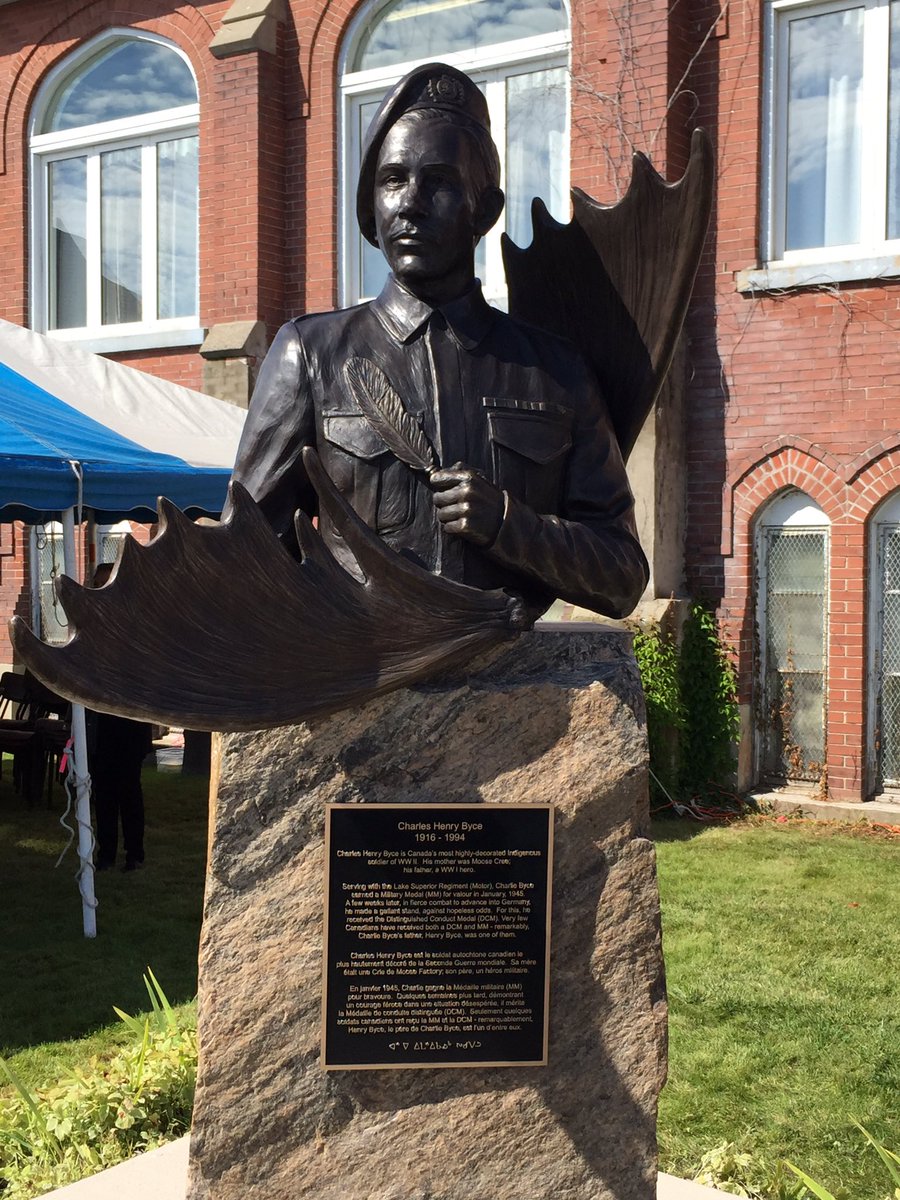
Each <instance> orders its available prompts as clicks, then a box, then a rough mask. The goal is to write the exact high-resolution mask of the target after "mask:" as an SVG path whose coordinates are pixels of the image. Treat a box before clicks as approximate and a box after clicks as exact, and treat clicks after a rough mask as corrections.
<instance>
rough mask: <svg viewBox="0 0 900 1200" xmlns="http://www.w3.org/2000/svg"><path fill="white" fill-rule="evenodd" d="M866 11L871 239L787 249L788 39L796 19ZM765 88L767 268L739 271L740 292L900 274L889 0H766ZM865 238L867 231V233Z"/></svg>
mask: <svg viewBox="0 0 900 1200" xmlns="http://www.w3.org/2000/svg"><path fill="white" fill-rule="evenodd" d="M848 8H862V9H864V10H865V11H864V28H863V81H864V82H863V100H862V105H863V114H864V115H863V121H862V128H863V133H862V137H863V145H862V156H861V177H860V195H861V201H860V203H861V221H860V224H861V229H862V231H863V236H864V237H867V240H864V241H860V242H857V243H851V244H848V245H844V246H822V247H810V248H808V249H803V250H786V249H785V248H784V241H785V214H786V207H787V179H786V171H787V113H788V105H787V95H786V93H787V82H788V80H787V69H788V62H787V53H786V50H787V38H788V24H789V19H790V17H791V16H794V15H813V14H818V13H823V14H824V13H828V12H841V11H844V10H845V9H848ZM764 18H765V23H764V61H765V88H764V100H763V139H762V164H763V168H762V214H761V230H760V234H761V236H760V253H761V256H762V259H763V262H764V263H765V267H764V268H763V270H761V271H758V270H748V271H742V272H739V273H738V277H737V283H738V288H739V290H741V291H752V290H754V289H755V288H766V287H778V286H785V287H792V286H798V285H802V284H805V283H807V284H813V283H823V282H828V281H831V280H853V279H874V278H881V277H886V276H896V275H898V274H900V261H898V258H897V256H898V255H900V239H898V238H894V239H887V238H885V237H877V236H875V234H874V231H875V230H879V229H880V230H885V229H886V215H887V130H888V82H889V55H890V36H889V34H890V0H824V2H823V0H769V3H767V4H766V6H765V12H764ZM867 235H868V236H867Z"/></svg>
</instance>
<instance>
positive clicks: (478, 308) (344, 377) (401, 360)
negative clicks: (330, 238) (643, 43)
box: [14, 63, 710, 729]
mask: <svg viewBox="0 0 900 1200" xmlns="http://www.w3.org/2000/svg"><path fill="white" fill-rule="evenodd" d="M638 162H639V165H638V167H637V169H636V171H635V178H634V181H633V184H632V189H631V190H630V192H629V194H628V196H626V198H625V200H624V201H623V202H622V204H620V205H618V206H615V207H614V208H612V209H604V208H602V207H601V206H599V205H596V204H595V203H594V202H593V201H591V200H590V199H589V198H588V197H585V196H583V195H582V194H579V193H576V194H575V196H574V202H575V219H574V220H573V222H572V223H571V224H570V225H569V226H560V225H558V224H557V223H556V222H554V221H552V219H551V218H549V216H547V214H546V212H545V210H543V209H542V207H541V206H538V207H536V209H535V214H534V222H535V240H534V243H533V245H532V247H531V248H530V249H529V250H525V251H520V250H518V249H517V248H515V247H512V246H511V245H507V246H506V247H505V255H506V262H507V273H508V275H509V280H510V315H506V314H505V313H502V312H499V311H498V310H496V309H494V308H491V307H490V306H489V305H488V304H487V303H486V302H485V300H484V298H483V296H482V294H481V289H480V284H479V282H478V280H477V279H476V278H475V273H474V257H475V247H476V245H477V242H478V240H479V239H480V238H481V237H482V236H483V235H484V234H485V233H486V232H487V231H488V230H489V229H490V228H491V226H492V225H493V224H494V223H495V222H496V220H497V218H498V217H499V215H500V213H501V211H502V207H503V193H502V192H501V191H500V188H499V175H500V169H499V162H498V158H497V151H496V148H495V147H494V144H493V142H492V140H491V136H490V122H489V117H488V112H487V106H486V103H485V100H484V97H483V95H482V93H481V92H480V90H479V89H478V88H477V87H476V86H475V85H474V84H473V83H472V81H471V80H469V79H468V77H467V76H465V75H463V74H462V73H461V72H459V71H457V70H455V69H454V68H452V67H449V66H446V65H443V64H440V63H432V64H428V65H426V66H423V67H418V68H416V69H415V70H413V71H412V72H410V73H409V74H408V75H407V76H406V77H405V78H404V79H402V80H401V81H400V83H398V84H397V85H396V87H395V88H394V89H393V90H392V91H391V92H390V93H389V94H388V96H387V97H386V98H385V100H384V102H383V103H382V105H381V107H380V109H379V111H378V113H377V114H376V116H375V119H374V120H373V122H372V125H371V127H370V129H369V132H368V134H367V138H366V143H365V146H364V149H363V158H362V167H361V170H360V179H359V186H358V192H357V215H358V218H359V223H360V228H361V230H362V232H363V234H364V236H365V237H366V238H367V239H368V240H369V241H370V242H372V243H373V244H376V245H378V246H379V247H380V248H381V250H382V251H383V253H384V255H385V257H386V259H387V261H388V264H389V266H390V268H391V275H390V276H389V278H388V282H387V284H386V285H385V288H384V290H383V291H382V293H381V294H380V295H379V296H378V297H377V299H375V300H373V301H372V302H371V303H366V304H362V305H358V306H356V307H355V308H351V309H347V310H343V311H339V312H332V313H325V314H317V315H308V316H305V317H301V318H298V319H296V320H294V321H290V322H288V323H287V324H286V325H285V326H283V327H282V329H281V330H280V332H279V333H278V335H277V337H276V339H275V341H274V343H273V345H272V348H271V350H270V351H269V353H268V355H267V357H266V359H265V361H264V363H263V366H262V369H261V371H260V377H259V380H258V384H257V387H256V389H255V392H254V396H253V400H252V402H251V408H250V415H249V418H248V421H247V425H246V427H245V431H244V436H243V438H242V441H241V445H240V449H239V452H238V459H237V463H236V465H235V471H234V483H233V485H232V498H231V505H232V506H233V507H232V508H231V510H230V512H226V514H224V517H223V524H222V525H221V526H220V527H219V528H218V529H198V528H196V527H193V526H191V525H190V523H189V522H187V521H186V519H184V518H182V517H181V516H180V514H177V512H175V511H173V510H172V509H171V506H168V507H165V508H164V509H163V516H164V529H163V533H162V534H161V535H160V537H159V538H157V540H156V542H154V543H152V544H151V546H150V547H148V548H145V549H139V548H137V547H132V548H131V549H129V551H128V553H127V554H126V555H125V556H124V558H123V561H122V563H121V564H120V567H119V571H118V574H117V577H116V579H115V581H114V582H113V583H112V584H111V585H109V589H108V590H107V589H103V590H101V591H100V592H99V593H94V594H88V593H84V592H82V590H81V589H78V588H77V585H74V584H72V583H71V582H70V581H65V582H64V583H63V585H62V589H61V594H62V598H63V602H64V604H65V606H66V610H67V612H68V614H69V616H70V618H71V619H72V621H73V622H74V624H75V625H76V627H77V629H78V632H77V634H76V636H75V638H74V639H73V640H72V641H71V642H70V643H69V644H68V645H67V646H66V647H63V648H62V649H59V650H51V649H50V648H49V647H44V646H42V645H41V644H40V643H38V642H36V640H35V639H33V638H32V637H31V635H30V634H28V631H27V630H25V629H24V628H23V627H22V626H21V625H20V624H19V625H17V626H15V627H14V637H15V640H16V644H17V646H18V648H19V650H20V652H21V653H22V656H23V658H25V660H26V661H27V662H28V664H29V665H30V666H31V668H32V670H34V671H35V673H36V674H38V675H39V676H40V677H41V678H43V679H45V680H46V682H48V683H49V684H50V685H51V686H52V687H54V689H55V690H57V691H61V692H62V693H63V694H66V695H72V696H75V698H78V699H83V700H84V701H85V702H86V703H90V704H91V705H92V706H93V707H97V708H104V707H107V708H111V709H115V710H116V711H121V712H125V713H127V714H128V715H135V716H140V717H149V718H151V719H156V720H162V721H168V722H172V721H173V720H176V721H179V722H181V723H184V724H186V725H189V726H190V727H191V728H217V729H234V728H260V727H264V726H271V725H278V724H285V723H288V722H290V721H295V720H298V719H302V718H304V717H307V716H314V715H317V714H321V713H326V712H331V711H335V710H337V709H339V708H341V707H345V706H346V705H347V704H350V703H354V702H358V701H360V700H364V699H366V698H368V697H370V696H373V695H376V694H378V693H380V692H384V691H387V690H390V689H391V688H393V687H398V686H402V685H403V684H408V683H411V682H414V681H416V680H418V679H422V678H424V677H426V676H428V675H429V674H433V673H434V671H435V670H437V669H440V668H441V667H444V666H447V665H449V664H452V663H457V662H460V661H463V660H465V659H467V658H470V657H471V656H472V655H473V654H474V653H475V652H477V651H478V650H479V649H483V648H485V647H486V646H488V645H490V644H493V643H495V642H497V641H498V640H500V639H502V638H505V637H509V636H511V635H512V634H514V633H515V632H518V631H519V630H520V629H522V628H527V627H529V626H530V625H531V624H532V623H533V621H534V620H535V618H536V617H537V616H539V615H540V614H541V613H542V612H543V611H545V609H546V608H547V607H548V606H549V604H550V603H551V602H552V600H553V599H554V598H555V597H557V596H559V597H561V598H563V599H566V600H569V601H572V602H574V603H577V604H580V605H583V606H585V607H588V608H591V609H594V610H595V611H597V612H600V613H603V614H606V615H609V616H615V617H620V616H625V615H627V613H629V612H630V611H631V609H632V608H633V606H634V604H635V603H636V602H637V600H638V598H639V596H640V595H641V593H642V591H643V589H644V587H645V585H646V580H647V564H646V560H645V558H644V555H643V553H642V551H641V549H640V546H639V544H638V542H637V537H636V533H635V527H634V516H633V499H632V496H631V492H630V489H629V486H628V482H627V479H626V476H625V471H624V467H623V462H622V452H623V450H624V452H625V453H627V451H628V450H629V449H630V448H631V445H632V444H633V440H634V438H635V437H636V435H637V432H638V431H639V429H640V426H641V424H642V423H643V420H644V418H645V416H646V413H647V411H649V407H650V405H651V404H652V401H653V398H654V395H655V393H656V391H657V390H658V387H659V384H660V382H661V379H662V376H663V375H664V373H665V369H666V368H667V366H668V361H669V359H670V358H671V354H672V350H673V348H674V344H675V339H676V337H677V334H678V331H679V329H680V326H681V322H682V320H683V316H684V312H685V309H686V306H687V300H688V297H689V294H690V287H691V283H692V280H693V275H694V272H695V270H696V264H697V261H698V258H699V251H700V247H701V245H702V238H703V234H704V232H705V227H706V220H707V216H708V207H709V183H710V155H709V150H708V146H707V144H706V142H705V140H704V139H703V138H702V137H697V136H696V135H695V146H694V154H693V158H692V166H691V168H689V172H688V173H687V174H686V176H685V179H684V180H683V181H682V182H681V183H680V184H678V185H674V186H671V187H670V186H669V185H666V184H664V183H663V182H662V181H661V180H660V179H659V177H658V176H656V174H655V173H654V172H653V171H652V169H651V168H650V167H649V164H646V160H638ZM641 221H645V222H647V224H648V226H649V228H648V229H647V231H646V233H645V236H644V245H646V246H649V247H650V255H651V257H653V258H654V259H655V260H656V261H652V262H648V263H647V264H640V265H642V266H644V269H643V271H642V270H638V269H636V266H638V265H639V264H635V263H634V261H633V257H634V249H633V247H634V238H633V231H634V229H635V228H640V227H641V226H640V222H641ZM629 234H631V236H629ZM654 276H655V278H654ZM635 281H637V282H636V283H635ZM519 314H524V316H525V317H526V318H527V323H526V321H525V320H522V319H521V318H520V316H519ZM561 334H566V335H568V338H567V337H564V336H560V335H561ZM570 338H571V339H574V341H573V340H569V339H570ZM598 378H599V380H600V381H602V383H601V382H598ZM604 392H605V393H606V396H607V398H608V400H609V402H610V406H609V407H608V405H607V403H606V400H605V398H604ZM610 408H611V409H612V415H611V414H610ZM243 489H246V492H245V491H244V490H243ZM247 493H249V496H248V495H247ZM251 497H252V501H255V505H254V504H253V502H252V501H251V499H250V498H251ZM259 512H261V513H262V516H263V517H264V518H265V521H263V520H261V518H260V516H259ZM304 514H305V515H304ZM312 517H317V518H318V533H316V532H315V531H314V530H313V528H312V526H311V525H310V522H309V519H308V518H312ZM265 522H268V524H269V525H270V526H271V528H272V529H273V530H274V532H275V534H277V537H278V539H280V541H281V545H280V546H279V545H278V543H277V542H276V540H275V539H274V538H273V537H272V536H271V535H270V534H269V532H268V530H267V528H266V524H265ZM372 531H375V534H377V537H376V536H374V534H373V532H372ZM323 543H324V545H323ZM167 597H168V601H167ZM168 604H170V605H171V607H168V606H167V605H168ZM126 609H127V611H128V624H129V626H130V628H131V629H132V630H133V629H134V628H135V627H136V626H137V627H139V628H141V629H142V630H143V631H144V636H143V639H142V641H143V642H144V643H145V645H146V654H145V655H144V662H143V667H142V668H138V669H135V665H134V649H132V650H131V654H130V667H131V669H130V670H129V672H128V673H127V675H126V674H125V673H124V672H119V673H118V674H117V669H116V663H115V661H114V660H115V650H114V649H112V650H111V649H110V645H111V641H112V645H113V646H114V645H115V637H114V636H113V637H112V638H111V631H112V630H118V629H119V628H120V627H121V630H122V633H123V634H124V614H125V611H126ZM136 609H137V610H139V611H136ZM204 617H205V620H206V622H207V623H208V627H207V628H204V627H203V623H204ZM160 664H162V665H163V667H164V668H165V669H164V670H163V669H162V668H161V666H160Z"/></svg>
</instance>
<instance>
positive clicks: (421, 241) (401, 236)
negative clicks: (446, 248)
mask: <svg viewBox="0 0 900 1200" xmlns="http://www.w3.org/2000/svg"><path fill="white" fill-rule="evenodd" d="M389 240H390V243H391V245H392V246H399V247H400V249H401V250H427V249H429V248H430V247H431V246H433V245H434V239H433V238H430V237H428V236H427V235H426V234H423V233H420V232H418V230H417V231H416V232H411V231H409V230H404V231H402V232H400V233H392V234H391V236H390V239H389Z"/></svg>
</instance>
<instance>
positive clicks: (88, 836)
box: [62, 508, 97, 938]
mask: <svg viewBox="0 0 900 1200" xmlns="http://www.w3.org/2000/svg"><path fill="white" fill-rule="evenodd" d="M62 525H63V564H64V566H65V571H66V574H67V575H68V576H69V577H70V578H71V579H74V580H76V582H77V581H78V557H77V554H76V551H75V509H74V508H67V509H66V510H65V512H64V513H63V521H62ZM72 757H73V760H74V763H75V792H76V805H75V815H76V820H77V822H78V861H79V864H80V869H79V873H78V887H79V890H80V892H81V914H82V923H83V926H84V936H85V937H89V938H92V937H96V936H97V901H96V899H95V897H94V863H93V859H92V853H93V848H94V834H93V830H92V829H91V778H90V775H89V774H88V763H87V730H86V727H85V719H84V705H83V704H73V705H72Z"/></svg>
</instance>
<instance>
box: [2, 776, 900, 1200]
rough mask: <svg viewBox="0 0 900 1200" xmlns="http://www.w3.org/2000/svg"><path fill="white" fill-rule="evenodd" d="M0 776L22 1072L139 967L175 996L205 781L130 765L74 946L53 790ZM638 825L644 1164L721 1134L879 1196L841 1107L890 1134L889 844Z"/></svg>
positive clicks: (895, 927) (61, 1051)
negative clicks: (653, 900)
mask: <svg viewBox="0 0 900 1200" xmlns="http://www.w3.org/2000/svg"><path fill="white" fill-rule="evenodd" d="M8 776H9V771H8V770H7V771H6V772H5V773H4V779H3V781H2V785H0V873H2V874H0V877H2V879H3V895H4V900H5V905H4V916H3V924H2V930H0V932H2V937H3V948H4V956H3V961H4V962H5V963H6V964H7V969H6V971H4V972H3V974H2V975H0V1043H2V1046H3V1049H2V1051H0V1052H2V1053H3V1054H5V1055H12V1056H13V1058H12V1062H13V1064H14V1066H15V1067H16V1069H17V1070H18V1072H19V1074H20V1075H21V1076H23V1077H24V1078H25V1079H26V1080H27V1081H28V1082H29V1083H30V1084H31V1085H32V1086H36V1085H39V1084H41V1083H44V1082H49V1081H51V1080H53V1079H55V1078H56V1077H57V1076H58V1075H59V1074H62V1073H64V1072H65V1071H66V1070H67V1069H68V1068H70V1067H71V1066H73V1065H76V1064H78V1063H79V1062H81V1061H82V1060H83V1059H85V1058H87V1057H89V1056H90V1055H91V1054H94V1053H102V1052H107V1051H109V1049H110V1047H111V1046H112V1045H113V1044H114V1043H115V1042H116V1041H117V1040H119V1039H120V1038H121V1037H122V1029H121V1026H120V1025H119V1023H118V1022H117V1021H116V1019H115V1017H114V1015H113V1013H112V1006H113V1005H114V1004H115V1005H118V1006H119V1007H120V1008H124V1009H126V1010H127V1011H131V1012H138V1011H144V1010H146V1008H147V998H146V993H145V991H144V988H143V983H142V980H141V975H142V972H143V970H144V969H145V967H146V966H147V965H148V964H149V965H150V966H151V967H152V968H153V970H154V972H155V973H156V975H157V977H158V979H159V980H160V983H161V984H162V986H163V987H164V989H165V990H166V992H167V993H168V995H169V997H170V998H171V1000H172V1001H173V1002H175V1003H188V1002H189V1001H190V1000H191V998H192V997H193V996H194V993H195V991H196V986H197V967H196V953H197V938H198V933H199V927H200V913H201V902H202V888H203V871H204V862H205V850H206V808H207V803H206V787H205V784H204V782H203V781H199V780H195V779H182V778H181V777H180V776H178V775H171V774H157V773H156V772H153V771H145V773H144V787H145V796H146V807H147V842H146V845H147V865H146V867H145V869H144V870H143V871H139V872H134V873H131V874H122V873H120V872H118V871H116V872H104V873H103V874H101V875H98V876H97V892H98V897H99V900H100V907H99V909H98V914H97V922H98V930H99V933H98V937H97V938H96V940H93V941H92V940H87V939H85V938H84V937H83V936H82V933H81V904H80V899H79V896H78V892H77V889H76V886H75V883H74V880H73V878H72V873H73V871H74V869H75V859H74V857H73V855H72V853H71V852H70V855H69V857H67V859H66V860H65V861H64V863H63V865H62V866H61V867H60V868H58V869H54V866H53V863H54V860H55V858H56V856H57V854H58V853H59V851H60V849H61V848H62V845H63V844H64V840H65V839H64V834H63V831H62V830H61V829H59V826H58V824H57V819H58V815H59V810H60V798H61V792H59V791H58V792H57V793H56V795H55V799H54V805H55V808H54V811H53V812H48V811H47V810H46V809H45V808H44V807H43V804H41V806H39V807H36V808H34V809H28V808H27V807H25V806H24V804H23V803H22V802H21V800H20V799H18V798H17V797H14V796H13V795H12V794H11V789H10V788H9V780H8ZM654 828H655V836H656V840H657V847H658V854H659V874H660V888H661V892H662V905H663V927H664V939H665V941H664V945H665V952H666V962H667V968H668V978H669V989H670V1006H671V1022H670V1035H671V1054H670V1072H669V1084H668V1086H667V1088H666V1090H665V1092H664V1094H663V1099H662V1107H661V1114H660V1143H661V1151H662V1164H661V1165H662V1167H663V1169H665V1170H669V1171H671V1172H673V1173H674V1174H683V1175H689V1174H691V1173H692V1172H693V1170H694V1169H695V1168H696V1165H697V1163H698V1161H699V1159H700V1157H701V1156H702V1154H703V1153H704V1152H705V1151H707V1150H709V1149H711V1148H713V1147H715V1146H717V1145H720V1144H721V1143H723V1142H735V1143H737V1144H738V1147H739V1148H740V1149H742V1150H746V1151H749V1152H751V1153H753V1154H755V1155H760V1156H764V1157H766V1158H767V1159H769V1160H770V1161H775V1160H778V1159H779V1158H782V1157H789V1158H791V1159H792V1160H793V1161H794V1162H796V1163H797V1164H798V1165H800V1166H802V1167H803V1168H804V1169H806V1170H808V1171H809V1172H810V1173H811V1174H812V1175H814V1176H816V1177H817V1178H819V1179H821V1180H822V1181H823V1182H824V1183H826V1184H828V1185H829V1186H830V1187H831V1188H832V1190H833V1189H834V1188H836V1187H838V1186H839V1185H843V1186H846V1187H847V1189H848V1192H849V1195H850V1196H851V1197H852V1200H881V1198H882V1197H884V1196H886V1195H887V1193H888V1191H889V1189H888V1186H887V1182H886V1179H885V1176H884V1173H883V1171H882V1169H880V1167H879V1165H878V1163H877V1160H876V1158H875V1155H874V1153H872V1152H871V1151H870V1150H866V1149H865V1148H864V1146H863V1139H862V1137H861V1135H860V1134H859V1133H858V1132H857V1131H856V1130H855V1129H854V1128H853V1126H852V1124H851V1118H852V1117H856V1118H858V1119H859V1120H861V1121H862V1123H863V1124H864V1125H867V1127H868V1128H869V1129H871V1131H872V1132H873V1133H874V1134H876V1136H879V1137H880V1138H882V1139H883V1140H884V1141H885V1142H886V1143H887V1144H888V1145H889V1146H892V1147H894V1148H895V1149H896V1148H897V1147H898V1146H900V1120H898V1111H900V970H898V966H900V914H898V908H900V889H898V886H897V880H898V861H900V841H898V840H888V839H876V838H873V837H860V836H857V835H852V834H850V833H848V832H846V831H842V832H835V830H834V828H833V827H830V826H827V827H823V826H821V825H815V824H813V823H801V822H796V821H792V822H788V823H786V824H783V825H779V824H775V823H766V824H762V823H758V824H755V823H750V822H742V823H739V824H736V825H733V826H730V827H727V828H709V827H700V826H696V825H688V824H686V823H683V822H679V821H666V820H660V821H658V822H656V824H655V827H654ZM75 1039H84V1040H82V1041H75Z"/></svg>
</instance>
